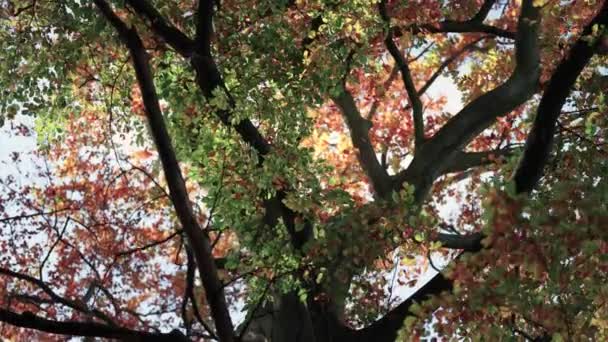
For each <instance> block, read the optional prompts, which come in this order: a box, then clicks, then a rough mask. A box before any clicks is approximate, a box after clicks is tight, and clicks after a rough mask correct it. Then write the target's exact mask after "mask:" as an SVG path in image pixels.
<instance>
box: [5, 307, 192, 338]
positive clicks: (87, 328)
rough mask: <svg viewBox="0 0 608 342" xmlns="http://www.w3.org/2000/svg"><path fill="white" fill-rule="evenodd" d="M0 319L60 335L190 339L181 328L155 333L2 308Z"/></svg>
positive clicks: (18, 325)
mask: <svg viewBox="0 0 608 342" xmlns="http://www.w3.org/2000/svg"><path fill="white" fill-rule="evenodd" d="M0 321H2V322H5V323H8V324H11V325H14V326H17V327H21V328H28V329H35V330H39V331H44V332H47V333H51V334H58V335H69V336H90V337H104V338H110V339H118V340H121V341H150V342H176V341H184V342H186V341H190V340H189V339H188V338H186V337H185V336H184V335H183V334H182V333H181V332H180V331H179V330H173V331H171V332H170V333H153V332H145V331H138V330H131V329H126V328H121V327H116V326H110V325H105V324H101V323H96V322H79V321H69V322H62V321H55V320H50V319H46V318H42V317H39V316H36V315H34V314H33V313H31V312H28V311H26V312H23V313H15V312H12V311H10V310H6V309H0Z"/></svg>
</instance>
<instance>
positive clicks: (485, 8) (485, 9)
mask: <svg viewBox="0 0 608 342" xmlns="http://www.w3.org/2000/svg"><path fill="white" fill-rule="evenodd" d="M495 3H496V0H486V1H484V3H483V4H482V5H481V7H480V8H479V11H478V12H477V14H475V16H473V18H471V19H470V20H469V22H473V23H480V24H481V23H483V21H484V20H486V17H487V16H488V14H489V13H490V11H491V10H492V7H493V6H494V4H495Z"/></svg>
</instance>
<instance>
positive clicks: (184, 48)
mask: <svg viewBox="0 0 608 342" xmlns="http://www.w3.org/2000/svg"><path fill="white" fill-rule="evenodd" d="M127 4H128V5H129V6H130V7H131V8H133V10H135V12H136V13H137V14H138V15H140V16H142V17H143V18H145V19H147V20H148V21H149V22H150V25H151V27H152V30H153V31H154V32H155V33H156V34H157V35H159V36H160V37H161V38H162V39H163V40H164V41H165V42H167V44H169V45H170V46H171V47H172V48H174V49H175V51H177V52H178V53H179V54H180V55H182V56H184V57H190V55H191V54H192V51H193V48H194V41H193V40H192V39H190V38H188V36H186V35H185V34H184V33H183V32H182V31H180V30H179V29H178V28H176V27H175V26H174V25H172V24H171V23H169V22H168V21H167V20H166V19H165V18H164V17H163V16H162V14H160V12H158V10H156V8H154V6H152V5H150V4H149V3H148V2H147V1H146V0H127Z"/></svg>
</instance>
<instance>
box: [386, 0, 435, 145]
mask: <svg viewBox="0 0 608 342" xmlns="http://www.w3.org/2000/svg"><path fill="white" fill-rule="evenodd" d="M378 8H379V11H380V16H381V17H382V20H383V21H384V22H385V23H386V25H387V30H388V32H387V34H386V38H385V39H384V44H385V45H386V48H387V49H388V51H389V53H390V54H391V56H392V57H393V59H394V60H395V64H396V65H397V67H398V68H399V71H401V78H402V80H403V85H404V86H405V90H406V92H407V95H408V97H409V99H410V104H411V106H412V116H413V119H414V120H413V121H414V141H415V146H416V147H418V146H420V145H422V143H423V142H424V118H423V107H422V101H421V100H420V96H419V95H418V91H417V90H416V85H415V84H414V79H413V78H412V73H411V71H410V68H409V66H408V63H407V61H406V59H405V57H404V56H403V54H402V53H401V51H399V47H398V46H397V44H395V42H394V41H393V36H394V34H393V28H392V27H391V24H390V21H391V19H390V17H389V16H388V12H387V10H386V0H382V1H380V3H379V4H378Z"/></svg>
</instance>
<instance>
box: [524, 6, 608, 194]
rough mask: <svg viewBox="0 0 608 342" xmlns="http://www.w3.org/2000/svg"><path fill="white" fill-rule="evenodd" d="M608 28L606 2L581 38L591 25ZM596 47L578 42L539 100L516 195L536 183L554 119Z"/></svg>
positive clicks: (543, 165) (540, 173)
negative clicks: (606, 26) (607, 25)
mask: <svg viewBox="0 0 608 342" xmlns="http://www.w3.org/2000/svg"><path fill="white" fill-rule="evenodd" d="M606 24H608V1H604V5H603V6H602V8H601V10H600V12H599V13H598V14H597V15H596V16H595V18H594V19H593V20H592V21H591V22H590V23H589V24H588V25H587V26H586V27H585V29H584V31H583V37H584V36H587V35H589V34H590V33H591V30H592V27H593V25H606ZM597 45H598V43H597V42H596V43H595V44H589V42H588V41H587V40H586V39H584V38H579V39H578V40H577V42H576V43H575V44H574V46H573V47H572V48H571V49H570V52H569V53H568V55H567V56H566V58H565V59H564V60H563V61H562V62H561V63H560V64H559V66H558V67H557V69H556V70H555V72H554V73H553V75H552V76H551V79H550V80H549V83H548V85H547V88H546V90H545V92H544V93H543V97H542V98H541V100H540V104H539V106H538V110H537V112H536V118H535V119H534V124H533V125H532V130H531V131H530V133H529V134H528V138H527V139H526V145H525V149H524V154H523V157H522V159H521V160H520V162H519V165H518V167H517V170H516V171H515V175H514V177H513V180H514V181H515V187H516V189H517V191H518V192H530V191H532V189H533V188H534V186H535V185H536V184H537V183H538V181H539V180H540V178H541V177H542V174H543V168H544V167H545V165H546V164H547V160H548V159H549V154H550V152H551V147H552V146H553V136H554V134H555V128H556V123H557V119H558V118H559V115H560V114H561V110H562V107H563V106H564V103H565V102H566V99H567V98H568V95H569V94H570V91H571V90H572V88H573V87H574V84H575V83H576V79H577V78H578V75H579V74H580V73H581V71H583V69H584V68H585V65H587V63H588V62H589V60H590V59H591V57H592V56H593V55H594V53H595V50H596V49H597Z"/></svg>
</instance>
